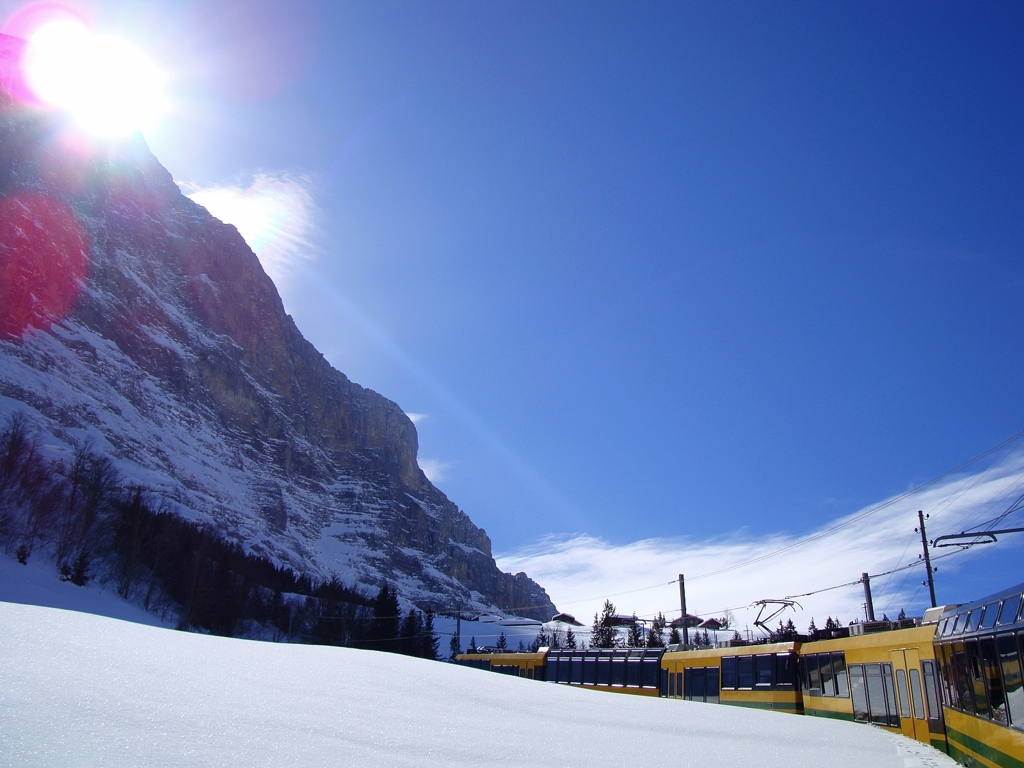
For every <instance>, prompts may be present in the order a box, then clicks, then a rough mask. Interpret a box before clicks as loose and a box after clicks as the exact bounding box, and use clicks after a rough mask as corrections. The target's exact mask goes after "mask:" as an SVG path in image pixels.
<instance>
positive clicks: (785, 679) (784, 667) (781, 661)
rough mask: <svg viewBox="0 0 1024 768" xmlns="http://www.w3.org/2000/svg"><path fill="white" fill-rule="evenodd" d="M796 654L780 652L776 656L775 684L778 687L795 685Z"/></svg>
mask: <svg viewBox="0 0 1024 768" xmlns="http://www.w3.org/2000/svg"><path fill="white" fill-rule="evenodd" d="M795 665H796V656H794V655H793V654H792V653H779V654H776V656H775V686H776V687H777V688H792V687H793V667H794V666H795Z"/></svg>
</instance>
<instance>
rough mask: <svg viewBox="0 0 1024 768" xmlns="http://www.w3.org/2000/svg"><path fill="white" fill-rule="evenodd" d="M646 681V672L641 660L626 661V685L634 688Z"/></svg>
mask: <svg viewBox="0 0 1024 768" xmlns="http://www.w3.org/2000/svg"><path fill="white" fill-rule="evenodd" d="M643 681H644V670H643V667H642V666H641V662H640V659H627V660H626V685H627V686H629V687H631V688H633V687H639V686H640V685H641V684H642V683H643Z"/></svg>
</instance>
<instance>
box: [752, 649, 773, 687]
mask: <svg viewBox="0 0 1024 768" xmlns="http://www.w3.org/2000/svg"><path fill="white" fill-rule="evenodd" d="M754 674H755V680H754V683H755V685H757V686H758V687H759V688H770V687H771V684H772V657H771V655H770V654H764V655H762V656H755V657H754Z"/></svg>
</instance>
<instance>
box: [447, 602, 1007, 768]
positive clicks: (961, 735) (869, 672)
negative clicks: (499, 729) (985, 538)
mask: <svg viewBox="0 0 1024 768" xmlns="http://www.w3.org/2000/svg"><path fill="white" fill-rule="evenodd" d="M851 630H852V632H851V634H850V635H849V636H842V637H833V638H831V639H817V640H807V639H803V638H801V639H800V640H794V641H787V642H766V643H758V644H752V645H735V646H730V647H720V648H709V649H701V650H679V649H678V647H677V646H673V647H670V648H669V649H661V648H616V649H589V650H548V649H546V648H542V649H540V650H539V651H538V652H536V653H515V652H503V653H491V652H480V653H467V654H461V655H459V656H458V657H456V661H457V662H458V663H459V664H466V665H469V666H475V667H479V668H482V669H490V670H492V671H495V672H504V673H506V674H514V675H517V676H519V677H525V678H530V679H533V680H546V681H548V682H552V683H561V684H563V685H575V686H580V687H583V688H593V689H594V690H605V691H613V692H618V693H628V694H634V695H641V696H661V697H663V698H668V699H686V700H688V701H700V702H705V703H714V704H729V705H733V706H742V707H755V708H759V709H771V710H777V711H782V712H790V713H794V714H803V715H808V716H812V717H830V718H839V719H845V720H851V721H854V722H860V723H870V724H873V725H875V726H877V727H880V728H884V729H886V730H889V731H891V732H893V733H902V734H903V735H905V736H907V737H908V738H912V739H916V740H918V741H921V742H924V743H926V744H931V745H932V746H933V747H935V748H936V749H940V750H942V751H943V752H948V753H949V754H950V755H952V756H953V757H954V758H956V759H957V760H958V761H959V762H960V763H962V764H963V765H966V766H971V767H972V768H973V767H974V766H985V767H987V768H1024V684H1022V670H1024V584H1020V585H1018V586H1016V587H1012V588H1011V589H1008V590H1006V591H1004V592H1001V593H998V594H995V595H992V596H989V597H987V598H984V599H982V600H979V601H976V602H974V603H970V604H967V605H962V606H956V607H952V608H949V609H948V610H946V611H945V612H943V613H942V614H941V616H931V617H929V619H928V620H927V621H926V622H925V623H921V624H920V625H918V624H917V622H914V621H904V622H893V623H889V622H874V623H873V624H864V625H853V626H852V627H851ZM872 630H874V631H872ZM845 632H846V630H843V631H842V633H841V634H845Z"/></svg>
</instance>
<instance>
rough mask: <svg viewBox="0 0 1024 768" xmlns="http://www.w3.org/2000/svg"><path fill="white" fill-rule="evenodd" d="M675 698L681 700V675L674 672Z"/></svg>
mask: <svg viewBox="0 0 1024 768" xmlns="http://www.w3.org/2000/svg"><path fill="white" fill-rule="evenodd" d="M676 696H678V697H680V698H682V696H683V673H682V672H676Z"/></svg>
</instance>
